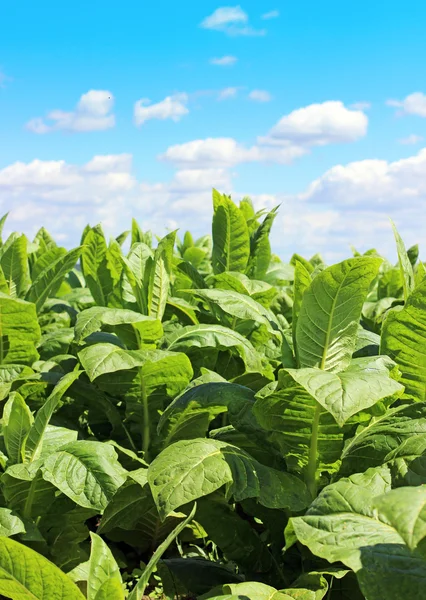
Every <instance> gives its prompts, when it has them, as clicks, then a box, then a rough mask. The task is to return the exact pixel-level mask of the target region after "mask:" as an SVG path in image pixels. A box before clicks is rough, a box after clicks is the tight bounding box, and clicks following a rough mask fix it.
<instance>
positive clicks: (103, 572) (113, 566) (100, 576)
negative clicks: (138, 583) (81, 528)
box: [87, 532, 124, 600]
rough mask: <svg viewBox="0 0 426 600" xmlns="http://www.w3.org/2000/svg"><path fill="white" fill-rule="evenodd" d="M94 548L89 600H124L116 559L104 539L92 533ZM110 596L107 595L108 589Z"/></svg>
mask: <svg viewBox="0 0 426 600" xmlns="http://www.w3.org/2000/svg"><path fill="white" fill-rule="evenodd" d="M90 538H91V541H92V548H91V551H90V559H89V578H88V581H87V600H103V599H104V598H105V599H106V598H109V600H124V590H123V587H122V582H121V575H120V570H119V568H118V565H117V563H116V561H115V558H114V556H113V554H112V552H111V550H110V549H109V548H108V546H107V544H106V543H105V542H104V541H103V539H102V538H101V537H100V536H99V535H96V533H93V532H91V533H90ZM114 583H115V584H118V585H114ZM107 587H108V590H110V594H111V595H110V596H107V595H106V588H107Z"/></svg>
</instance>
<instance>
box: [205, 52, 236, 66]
mask: <svg viewBox="0 0 426 600" xmlns="http://www.w3.org/2000/svg"><path fill="white" fill-rule="evenodd" d="M237 60H238V59H237V57H236V56H230V55H226V56H222V57H221V58H212V59H210V64H211V65H217V66H219V67H230V66H232V65H235V63H236V62H237Z"/></svg>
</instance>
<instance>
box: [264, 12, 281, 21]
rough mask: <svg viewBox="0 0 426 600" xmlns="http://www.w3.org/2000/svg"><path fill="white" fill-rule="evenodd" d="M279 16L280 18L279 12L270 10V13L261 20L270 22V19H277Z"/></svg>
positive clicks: (265, 14)
mask: <svg viewBox="0 0 426 600" xmlns="http://www.w3.org/2000/svg"><path fill="white" fill-rule="evenodd" d="M279 16H280V11H279V10H270V11H269V12H267V13H264V14H263V15H262V17H261V18H262V19H264V20H269V19H277V18H278V17H279Z"/></svg>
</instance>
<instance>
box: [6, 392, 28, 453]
mask: <svg viewBox="0 0 426 600" xmlns="http://www.w3.org/2000/svg"><path fill="white" fill-rule="evenodd" d="M33 421H34V419H33V416H32V413H31V411H30V409H29V408H28V406H27V404H26V403H25V400H24V399H23V397H22V396H21V395H20V394H19V393H18V392H12V393H11V394H10V396H9V400H8V401H7V402H6V404H5V406H4V410H3V436H4V442H5V445H6V450H7V454H8V457H9V460H8V465H14V464H16V463H20V462H22V447H23V445H24V440H25V438H26V436H27V434H28V432H29V431H30V429H31V426H32V424H33Z"/></svg>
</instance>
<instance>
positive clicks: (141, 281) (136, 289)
mask: <svg viewBox="0 0 426 600" xmlns="http://www.w3.org/2000/svg"><path fill="white" fill-rule="evenodd" d="M153 258H154V253H153V251H152V249H151V248H150V247H149V246H147V245H146V244H144V243H137V244H134V245H132V247H131V250H130V252H129V255H128V257H127V258H125V257H124V256H123V257H122V258H121V260H122V262H123V275H122V288H123V299H124V300H125V301H126V302H136V303H137V306H138V308H139V310H140V312H141V313H142V314H144V315H146V314H148V297H147V295H148V278H147V277H146V276H145V273H146V272H148V273H149V265H150V264H151V262H152V260H153Z"/></svg>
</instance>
